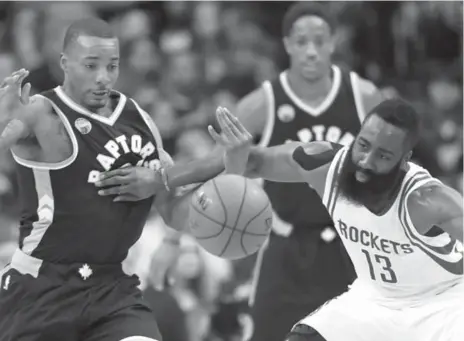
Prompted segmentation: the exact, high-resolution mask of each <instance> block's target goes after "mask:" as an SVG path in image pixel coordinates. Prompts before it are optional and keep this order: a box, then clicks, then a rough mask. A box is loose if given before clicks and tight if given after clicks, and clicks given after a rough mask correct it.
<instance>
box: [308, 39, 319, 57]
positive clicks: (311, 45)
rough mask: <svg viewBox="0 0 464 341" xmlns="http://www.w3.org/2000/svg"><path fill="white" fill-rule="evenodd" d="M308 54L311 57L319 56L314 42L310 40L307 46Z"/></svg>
mask: <svg viewBox="0 0 464 341" xmlns="http://www.w3.org/2000/svg"><path fill="white" fill-rule="evenodd" d="M306 56H307V57H309V58H315V57H317V49H316V46H315V45H314V43H311V42H310V43H309V44H308V46H307V47H306Z"/></svg>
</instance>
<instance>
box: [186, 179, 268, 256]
mask: <svg viewBox="0 0 464 341" xmlns="http://www.w3.org/2000/svg"><path fill="white" fill-rule="evenodd" d="M189 224H190V230H191V232H192V234H193V236H195V238H196V240H197V241H198V243H199V244H200V245H201V246H202V247H203V248H204V249H205V250H206V251H208V252H210V253H212V254H213V255H216V256H218V257H222V258H227V259H239V258H243V257H246V256H249V255H251V254H253V253H255V252H256V251H258V250H259V248H260V247H261V245H263V243H264V242H265V241H266V238H267V237H268V235H269V232H270V230H271V226H272V207H271V203H270V201H269V198H268V196H267V194H266V193H265V192H264V190H263V189H262V188H261V187H260V186H259V185H258V184H256V183H255V182H253V180H250V179H247V178H244V177H242V176H238V175H220V176H218V177H216V178H214V179H212V180H210V181H208V182H206V183H205V184H203V185H202V186H201V187H200V188H199V189H198V190H196V192H195V193H194V195H193V198H192V202H191V205H190V219H189Z"/></svg>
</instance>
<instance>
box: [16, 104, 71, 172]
mask: <svg viewBox="0 0 464 341" xmlns="http://www.w3.org/2000/svg"><path fill="white" fill-rule="evenodd" d="M35 96H38V97H42V98H44V99H46V100H47V101H48V102H49V103H50V104H51V106H52V108H53V110H54V111H55V113H56V114H57V115H58V117H59V118H60V120H61V122H62V123H63V125H64V128H65V129H66V132H67V133H68V136H69V138H70V139H71V144H72V153H71V156H69V157H68V158H66V159H65V160H63V161H60V162H54V163H49V162H40V161H32V160H27V159H24V158H21V157H19V156H18V155H16V154H15V152H14V151H13V150H11V154H12V156H13V159H14V160H15V161H16V163H18V164H19V165H21V166H24V167H27V168H32V169H38V170H59V169H63V168H66V167H68V166H70V165H71V164H72V163H73V162H74V161H75V160H76V158H77V155H78V153H79V144H78V143H77V138H76V135H75V134H74V131H73V129H72V126H71V123H70V122H69V120H68V118H67V117H66V115H65V114H64V113H63V112H62V111H61V109H60V108H59V107H58V106H57V105H56V104H55V103H53V101H52V100H50V99H49V98H47V97H45V96H42V95H35Z"/></svg>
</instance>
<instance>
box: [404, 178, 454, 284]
mask: <svg viewBox="0 0 464 341" xmlns="http://www.w3.org/2000/svg"><path fill="white" fill-rule="evenodd" d="M429 183H441V182H440V181H439V180H437V179H435V178H433V177H431V176H430V174H429V173H428V172H426V171H420V172H418V173H416V174H414V175H413V176H412V177H410V178H409V179H408V180H407V181H406V184H405V185H404V186H403V189H402V192H401V196H400V201H399V204H398V214H399V220H400V222H401V225H402V227H403V229H404V233H405V235H406V237H407V238H408V240H409V242H410V243H411V245H414V246H416V247H417V248H418V249H420V250H421V251H422V252H424V253H425V254H426V255H427V256H428V257H429V258H430V259H431V260H433V261H434V262H435V263H436V264H437V265H438V266H440V267H441V268H443V270H445V271H447V272H449V273H451V274H454V275H462V273H463V269H462V263H463V255H462V252H460V251H459V247H461V248H462V243H460V242H459V241H457V240H453V239H452V238H451V237H450V236H449V235H448V234H447V233H441V234H439V235H437V236H433V237H429V236H424V235H422V234H420V233H419V232H418V231H417V229H416V228H415V227H414V224H413V222H412V219H411V217H410V215H409V211H408V207H407V200H408V197H409V195H411V193H413V192H414V191H415V190H416V189H418V188H419V187H422V186H424V185H426V184H429Z"/></svg>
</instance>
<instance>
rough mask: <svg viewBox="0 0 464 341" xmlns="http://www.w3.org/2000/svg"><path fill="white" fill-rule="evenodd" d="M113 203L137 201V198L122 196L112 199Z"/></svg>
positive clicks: (128, 195)
mask: <svg viewBox="0 0 464 341" xmlns="http://www.w3.org/2000/svg"><path fill="white" fill-rule="evenodd" d="M113 201H114V202H121V201H122V202H124V201H137V197H135V196H134V195H131V194H123V195H118V196H117V197H116V198H114V200H113Z"/></svg>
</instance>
